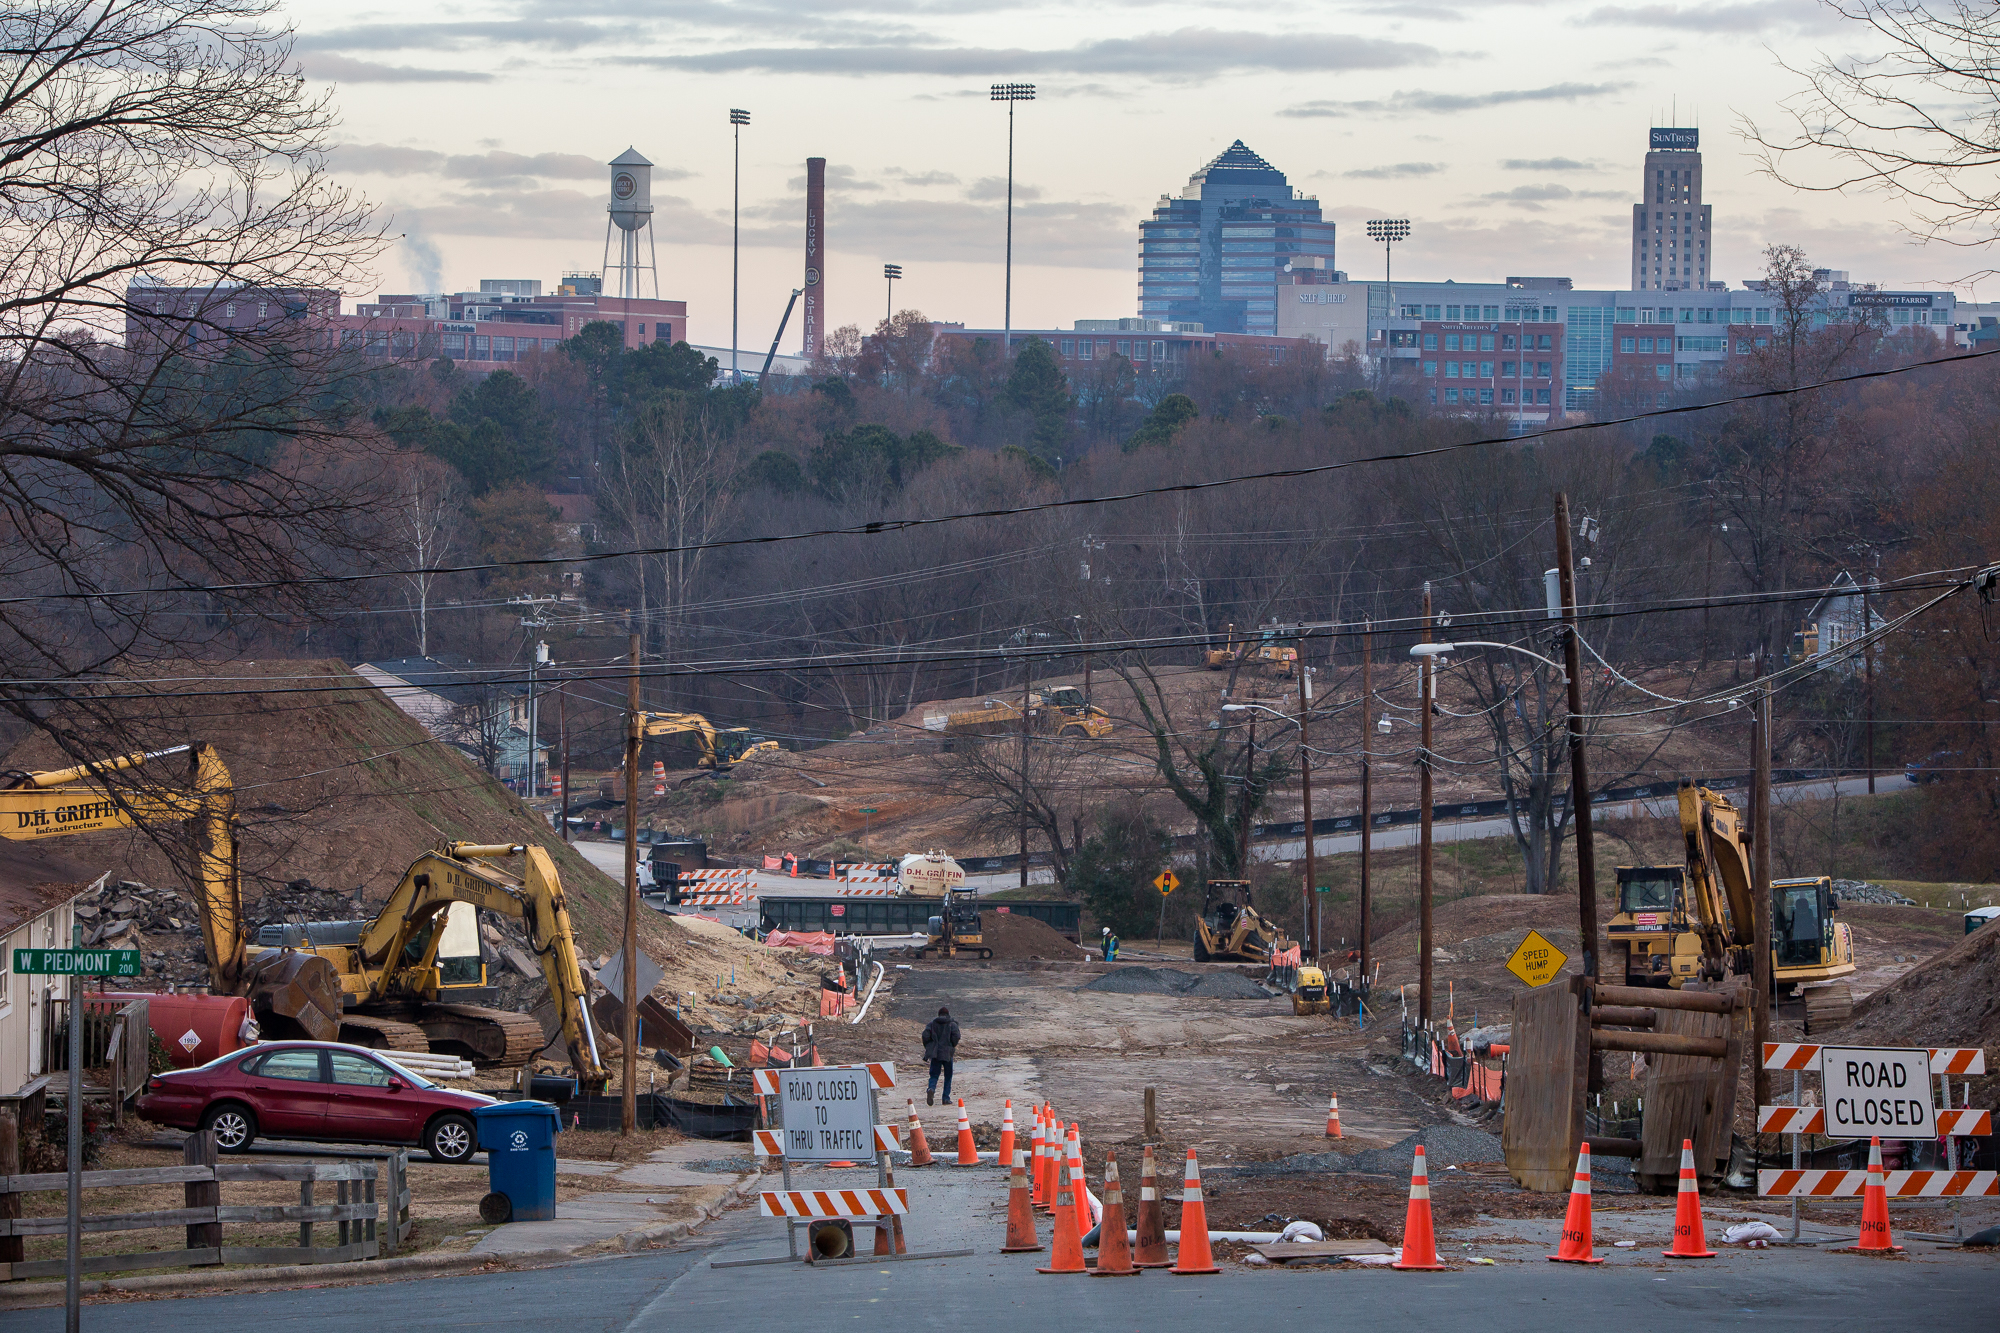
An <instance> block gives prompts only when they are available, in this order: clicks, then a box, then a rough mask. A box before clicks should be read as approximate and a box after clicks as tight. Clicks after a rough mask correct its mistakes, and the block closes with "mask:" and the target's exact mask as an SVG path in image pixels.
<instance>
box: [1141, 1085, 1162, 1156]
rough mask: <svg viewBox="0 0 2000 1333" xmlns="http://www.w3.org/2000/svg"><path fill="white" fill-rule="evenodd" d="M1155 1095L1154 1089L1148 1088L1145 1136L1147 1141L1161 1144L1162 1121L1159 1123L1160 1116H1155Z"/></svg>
mask: <svg viewBox="0 0 2000 1333" xmlns="http://www.w3.org/2000/svg"><path fill="white" fill-rule="evenodd" d="M1153 1093H1154V1090H1153V1089H1152V1088H1147V1089H1146V1130H1145V1134H1146V1139H1147V1141H1148V1142H1153V1143H1157V1142H1159V1138H1160V1121H1159V1118H1158V1116H1156V1115H1155V1114H1154V1106H1153Z"/></svg>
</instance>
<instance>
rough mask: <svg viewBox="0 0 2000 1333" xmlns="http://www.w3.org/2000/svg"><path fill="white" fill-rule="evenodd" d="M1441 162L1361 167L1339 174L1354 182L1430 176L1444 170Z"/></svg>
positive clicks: (1398, 163) (1399, 163)
mask: <svg viewBox="0 0 2000 1333" xmlns="http://www.w3.org/2000/svg"><path fill="white" fill-rule="evenodd" d="M1444 165H1445V164H1444V163H1442V162H1397V163H1393V164H1392V165H1390V166H1386V167H1363V168H1362V169H1361V170H1359V171H1343V172H1341V173H1340V174H1341V175H1343V176H1347V177H1350V178H1352V179H1354V180H1366V181H1385V180H1394V179H1396V178H1397V177H1399V176H1432V175H1436V174H1437V173H1438V172H1440V171H1443V170H1444Z"/></svg>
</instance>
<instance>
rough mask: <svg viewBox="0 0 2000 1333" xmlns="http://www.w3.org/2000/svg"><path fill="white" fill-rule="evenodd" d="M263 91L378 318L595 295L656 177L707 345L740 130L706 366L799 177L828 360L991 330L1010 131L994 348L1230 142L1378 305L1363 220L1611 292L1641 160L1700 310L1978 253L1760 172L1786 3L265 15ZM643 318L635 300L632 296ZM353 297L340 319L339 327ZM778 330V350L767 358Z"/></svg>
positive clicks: (1411, 2) (390, 10)
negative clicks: (396, 312) (825, 317)
mask: <svg viewBox="0 0 2000 1333" xmlns="http://www.w3.org/2000/svg"><path fill="white" fill-rule="evenodd" d="M283 12H284V14H285V16H286V18H287V19H289V21H291V22H292V23H293V24H294V25H295V27H296V49H297V56H298V58H299V60H300V62H301V64H302V65H303V67H304V69H305V71H306V74H307V76H308V78H309V79H310V80H312V81H313V82H314V83H316V84H325V85H331V86H332V87H333V89H334V100H335V104H336V106H337V107H338V109H339V112H340V115H341V120H342V124H341V128H340V132H339V135H338V136H337V138H338V147H337V148H336V149H335V151H334V153H333V155H332V164H333V167H334V169H335V171H336V173H337V174H338V175H339V176H340V177H341V178H342V179H344V180H346V181H348V182H349V183H351V184H353V185H354V186H356V187H357V188H359V189H360V190H361V191H362V192H364V193H365V194H366V195H367V196H368V197H369V198H371V199H372V200H374V201H376V202H377V203H378V204H379V205H380V206H381V207H382V208H383V210H384V211H385V214H387V215H388V216H389V217H390V218H391V225H390V231H391V232H392V233H393V234H395V235H396V236H397V237H398V238H399V239H398V240H397V241H396V243H395V244H394V246H393V247H392V248H391V250H390V251H389V252H388V253H387V254H386V255H385V256H384V258H383V260H382V262H381V265H380V270H379V278H380V283H381V288H380V289H381V290H383V291H439V290H444V291H458V290H468V289H473V288H476V287H477V285H478V282H479V280H480V279H481V278H540V279H542V281H543V283H544V290H549V289H552V287H553V285H554V283H555V281H556V280H557V277H558V274H560V273H561V272H563V271H566V270H571V269H582V270H597V269H599V268H601V267H602V265H603V262H604V229H605V203H606V201H607V199H608V193H607V190H608V182H609V177H610V171H609V168H608V167H607V166H606V165H605V164H606V163H607V162H608V161H609V160H610V159H611V158H613V157H615V156H617V155H618V154H619V153H621V152H623V151H624V150H625V149H626V148H627V147H636V148H638V149H639V151H640V152H641V153H643V154H645V155H646V156H647V157H649V158H650V159H652V161H653V162H654V163H655V164H656V166H655V169H654V173H653V202H654V206H655V210H656V211H655V213H654V217H653V229H654V232H655V243H656V245H657V252H658V260H659V284H660V295H662V296H664V297H667V298H669V299H675V300H685V301H687V303H688V312H689V326H690V331H691V335H692V341H695V342H697V343H705V344H711V345H719V346H727V345H728V344H729V341H730V336H731V335H730V324H731V316H730V291H731V280H730V231H731V217H732V214H731V186H732V156H731V154H732V147H733V141H732V138H731V129H730V125H729V111H730V108H732V107H741V108H744V109H746V110H748V111H749V112H750V113H751V123H750V125H749V126H748V127H746V128H745V129H744V130H743V131H742V150H741V151H742V168H741V170H742V182H741V189H742V205H741V208H742V211H741V228H742V232H741V263H742V272H741V282H740V292H741V307H740V309H741V314H740V326H739V327H740V334H739V335H738V344H737V345H739V346H741V347H743V348H745V349H756V350H758V351H761V350H762V349H764V348H765V347H767V346H768V345H769V343H770V340H771V337H772V335H773V333H774V332H775V331H776V327H777V322H778V318H779V315H780V314H781V313H782V311H783V309H784V305H785V300H786V297H787V295H788V294H789V292H790V290H791V288H793V287H794V286H797V285H798V283H799V277H800V273H801V271H802V268H803V262H804V261H803V247H804V239H803V238H804V212H805V168H804V162H805V159H806V158H807V157H815V156H817V157H824V158H826V159H827V164H828V166H827V174H828V187H827V213H828V218H827V232H828V263H827V266H826V269H827V279H826V281H827V296H828V303H829V314H830V319H831V324H832V325H835V326H837V325H840V324H846V323H854V324H859V325H861V326H862V327H863V328H864V329H866V328H871V327H872V326H873V325H874V324H875V323H876V322H877V321H879V320H880V319H881V318H882V317H883V314H884V310H885V287H884V281H883V278H882V265H883V264H884V263H885V262H887V263H899V264H901V265H902V266H903V271H904V279H903V281H902V282H901V283H899V284H897V288H896V293H895V306H896V308H897V309H899V310H901V309H917V310H922V311H923V312H924V313H925V314H927V315H929V316H930V317H931V318H933V319H942V320H953V321H960V322H963V323H966V324H969V325H972V326H975V327H984V326H991V327H998V325H999V323H1000V320H1001V311H1002V299H1003V283H1002V262H1001V261H1002V256H1003V246H1004V241H1005V230H1004V229H1005V223H1006V219H1005V186H1006V171H1007V128H1008V127H1007V110H1006V107H1005V106H1002V105H999V104H995V103H993V102H991V101H990V100H989V98H988V95H987V89H988V86H989V85H990V84H991V83H994V82H1001V81H1027V82H1033V83H1034V84H1035V85H1036V86H1037V89H1038V95H1037V98H1036V100H1035V101H1033V102H1029V103H1023V104H1020V105H1018V106H1017V107H1016V121H1015V126H1014V131H1015V141H1014V177H1015V184H1014V201H1015V202H1014V306H1013V323H1014V327H1016V328H1052V327H1059V328H1068V327H1069V326H1070V324H1071V323H1072V321H1074V320H1077V319H1105V318H1116V317H1120V316H1130V315H1133V314H1135V313H1136V311H1137V305H1138V298H1137V271H1136V270H1137V257H1136V256H1137V238H1138V223H1139V222H1140V221H1141V220H1142V219H1143V218H1145V217H1147V216H1149V214H1150V212H1151V209H1152V207H1153V205H1154V203H1155V201H1156V200H1157V199H1158V198H1159V196H1160V195H1162V194H1178V193H1179V192H1180V191H1181V190H1182V189H1183V188H1184V187H1185V185H1186V183H1187V179H1188V177H1189V176H1190V175H1191V174H1192V173H1194V172H1195V171H1197V170H1199V169H1200V167H1201V166H1202V165H1203V164H1204V163H1206V162H1207V161H1208V160H1209V159H1211V158H1213V157H1214V156H1215V155H1216V154H1218V153H1220V152H1221V151H1222V150H1224V149H1225V148H1227V147H1228V146H1229V145H1230V143H1231V142H1232V141H1233V140H1236V139H1241V140H1242V141H1243V142H1244V143H1245V144H1247V145H1248V146H1249V147H1250V148H1252V149H1253V150H1255V151H1256V152H1258V153H1259V154H1261V155H1262V156H1263V157H1264V158H1265V159H1267V160H1268V161H1269V162H1271V163H1272V165H1274V166H1276V167H1277V168H1279V169H1280V170H1282V171H1284V172H1285V173H1286V174H1287V176H1288V177H1289V178H1290V180H1291V183H1292V184H1293V186H1294V187H1296V188H1298V189H1300V190H1301V191H1303V192H1306V193H1311V194H1315V195H1317V196H1318V197H1319V199H1320V201H1321V205H1322V208H1323V209H1324V212H1325V215H1326V216H1327V217H1328V218H1330V219H1332V220H1334V221H1336V222H1337V223H1339V225H1340V251H1339V255H1338V258H1337V260H1336V263H1337V265H1338V266H1339V267H1341V268H1344V269H1346V270H1348V271H1349V272H1350V273H1351V274H1352V275H1353V276H1354V277H1355V278H1356V279H1368V278H1376V277H1379V276H1380V274H1381V271H1382V254H1381V251H1380V249H1379V248H1377V247H1372V246H1370V245H1369V243H1368V242H1367V241H1366V240H1365V239H1364V236H1363V231H1362V223H1363V222H1364V221H1365V220H1366V219H1368V218H1371V217H1408V218H1410V219H1411V222H1412V233H1411V236H1410V239H1409V240H1408V241H1407V242H1406V243H1404V244H1403V245H1401V246H1399V247H1398V249H1397V253H1396V257H1395V273H1396V276H1397V278H1398V279H1404V278H1407V279H1413V280H1414V279H1445V278H1455V279H1458V280H1460V281H1492V280H1495V279H1498V278H1502V277H1505V276H1507V275H1510V274H1534V275H1552V276H1564V277H1569V278H1571V279H1573V280H1574V282H1575V284H1576V285H1577V286H1578V287H1596V288H1604V287H1614V288H1615V287H1622V286H1623V285H1624V284H1625V282H1626V281H1627V280H1628V277H1629V272H1630V269H1629V255H1630V251H1629V236H1630V229H1631V205H1632V204H1633V203H1634V202H1635V200H1636V198H1637V192H1638V189H1639V175H1640V167H1641V159H1642V158H1643V156H1644V154H1645V151H1646V132H1647V129H1648V127H1650V126H1654V125H1661V126H1664V125H1676V124H1678V125H1683V126H1696V127H1698V128H1699V129H1700V131H1701V146H1702V151H1703V155H1704V160H1703V165H1704V168H1705V187H1706V202H1708V203H1710V204H1712V205H1713V206H1714V210H1715V236H1714V240H1713V253H1714V254H1715V263H1714V266H1713V269H1712V272H1713V274H1714V275H1715V276H1716V277H1718V278H1727V279H1728V281H1729V283H1730V285H1731V286H1732V287H1734V286H1738V285H1740V284H1741V282H1742V281H1743V280H1744V279H1746V278H1752V277H1755V276H1756V275H1757V274H1758V272H1759V269H1760V266H1761V259H1760V255H1761V252H1762V251H1763V249H1764V247H1765V246H1767V245H1771V244H1790V245H1797V246H1799V247H1801V248H1802V249H1804V250H1805V251H1806V253H1807V255H1808V256H1809V257H1810V258H1811V259H1812V260H1813V261H1814V262H1815V263H1816V264H1819V265H1822V266H1824V267H1829V268H1837V269H1847V270H1849V271H1850V272H1851V273H1852V274H1853V277H1854V279H1855V280H1856V281H1873V282H1878V283H1881V284H1883V285H1885V286H1889V287H1898V288H1908V287H1921V286H1936V285H1948V284H1950V283H1952V282H1953V281H1954V280H1955V279H1958V278H1960V277H1961V276H1962V275H1964V274H1966V273H1968V272H1971V271H1973V270H1975V269H1977V268H1979V267H1980V266H1981V261H1980V258H1979V256H1978V255H1977V253H1976V252H1973V253H1968V252H1966V251H1964V250H1960V249H1957V248H1954V247H1951V246H1946V245H1941V244H1935V243H1933V244H1931V245H1929V246H1924V245H1920V244H1918V243H1917V242H1916V241H1915V240H1914V239H1913V238H1912V237H1911V235H1910V234H1909V233H1908V232H1906V231H1905V230H1903V229H1902V227H1901V224H1902V223H1903V222H1904V221H1905V219H1906V212H1905V210H1904V209H1903V208H1902V207H1901V206H1899V205H1898V204H1897V202H1896V201H1894V200H1892V199H1887V198H1883V197H1880V196H1867V195H1857V196H1849V195H1831V194H1820V193H1806V192H1800V191H1797V190H1795V189H1793V188H1792V187H1790V186H1788V185H1786V184H1783V183H1781V182H1779V181H1777V180H1774V179H1772V178H1771V177H1769V176H1768V175H1766V174H1764V173H1763V172H1762V171H1761V170H1760V168H1759V163H1758V160H1757V157H1756V154H1755V152H1754V146H1753V145H1752V144H1750V143H1749V142H1748V141H1747V140H1746V137H1745V136H1746V133H1747V131H1748V129H1749V127H1751V126H1756V127H1759V128H1762V129H1764V130H1766V131H1767V132H1775V133H1780V134H1782V133H1783V132H1784V131H1785V130H1786V129H1787V127H1788V126H1790V125H1791V121H1790V118H1789V114H1788V111H1787V104H1788V101H1789V100H1790V99H1792V98H1794V97H1795V95H1796V94H1797V92H1798V91H1799V89H1800V88H1801V87H1802V86H1803V82H1802V79H1801V77H1800V76H1799V75H1797V74H1795V73H1792V72H1790V71H1788V69H1787V68H1786V66H1788V65H1789V66H1791V67H1793V68H1802V67H1805V66H1807V65H1810V64H1811V63H1812V62H1813V61H1815V60H1816V59H1817V58H1818V57H1819V56H1820V55H1821V54H1822V53H1828V54H1850V53H1864V54H1865V51H1866V48H1865V47H1862V46H1858V45H1856V44H1857V43H1860V42H1862V41H1863V39H1864V35H1865V34H1864V32H1863V30H1860V29H1858V28H1856V27H1855V26H1854V25H1851V24H1845V23H1843V22H1841V21H1840V20H1839V19H1838V18H1837V17H1835V16H1833V15H1832V14H1831V13H1830V12H1829V11H1827V10H1826V9H1824V8H1823V7H1821V6H1820V5H1818V4H1816V3H1813V2H1812V0H1735V2H1732V0H1719V2H1718V0H1706V2H1703V3H1692V4H1674V3H1643V2H1641V3H1628V4H1617V3H1609V4H1607V3H1599V2H1598V0H1577V2H1571V0H1562V2H1549V3H1533V2H1532V0H1530V2H1527V3H1511V2H1509V0H1487V2H1486V3H1481V4H1476V5H1475V4H1467V3H1458V2H1456V0H1356V2H1354V3H1340V2H1339V0H1302V2H1301V3H1297V4H1294V5H1290V6H1286V7H1282V8H1277V7H1266V8H1264V9H1262V10H1260V11H1257V12H1256V13H1254V14H1253V13H1252V12H1251V11H1248V10H1244V9H1241V8H1238V7H1235V6H1222V5H1213V4H1211V5H1193V4H1185V3H1176V2H1175V0H1110V2H1109V3H1104V4H1099V5H1093V6H1081V7H1080V6H1076V5H1073V4H1063V5H1054V4H1040V3H1012V2H1009V0H794V3H791V4H785V5H779V4H775V3H772V0H564V3H562V4H560V5H558V4H556V3H553V2H552V0H467V2H466V3H437V2H436V0H406V2H405V3H401V4H381V3H377V0H358V3H357V2H356V0H340V2H339V3H333V2H332V0H295V2H294V3H291V4H289V5H288V6H287V7H286V8H285V10H284V11H283ZM649 294H650V293H649ZM372 295H373V293H364V292H356V293H349V297H350V300H351V299H352V298H354V297H362V298H364V299H365V298H368V297H371V296H372ZM798 336H799V335H798V324H797V322H796V317H795V320H794V323H793V325H792V326H791V328H790V329H788V330H787V332H786V336H785V343H784V348H785V350H787V351H790V350H796V348H797V345H798Z"/></svg>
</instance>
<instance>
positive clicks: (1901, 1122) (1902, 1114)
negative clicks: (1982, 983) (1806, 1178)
mask: <svg viewBox="0 0 2000 1333" xmlns="http://www.w3.org/2000/svg"><path fill="white" fill-rule="evenodd" d="M1819 1055H1820V1064H1819V1072H1820V1078H1821V1080H1822V1081H1823V1083H1824V1085H1825V1095H1824V1096H1823V1097H1822V1098H1821V1100H1822V1101H1823V1102H1824V1103H1825V1104H1826V1132H1827V1133H1828V1134H1832V1135H1838V1136H1840V1137H1843V1138H1867V1137H1868V1136H1870V1135H1873V1134H1881V1135H1885V1136H1893V1137H1895V1138H1899V1139H1931V1138H1936V1137H1937V1112H1936V1111H1935V1109H1934V1108H1933V1107H1932V1104H1931V1079H1930V1073H1931V1054H1930V1052H1929V1051H1927V1050H1924V1049H1922V1048H1921V1047H1919V1048H1915V1049H1909V1050H1901V1049H1895V1048H1880V1047H1865V1046H1822V1047H1821V1048H1820V1053H1819Z"/></svg>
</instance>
